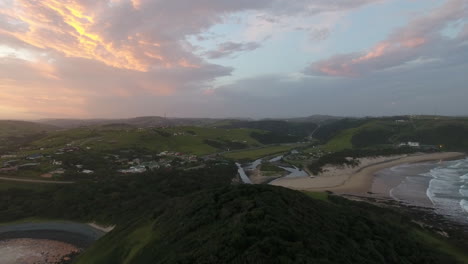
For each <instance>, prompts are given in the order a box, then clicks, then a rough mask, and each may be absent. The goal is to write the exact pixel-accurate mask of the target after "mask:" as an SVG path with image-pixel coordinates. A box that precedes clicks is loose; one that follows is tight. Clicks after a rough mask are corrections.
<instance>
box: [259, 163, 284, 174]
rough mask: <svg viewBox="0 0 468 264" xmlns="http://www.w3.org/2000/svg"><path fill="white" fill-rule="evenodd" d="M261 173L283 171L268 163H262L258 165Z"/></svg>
mask: <svg viewBox="0 0 468 264" xmlns="http://www.w3.org/2000/svg"><path fill="white" fill-rule="evenodd" d="M260 170H261V171H264V172H265V171H273V172H282V171H284V170H283V169H282V168H280V167H278V166H275V165H273V164H271V163H269V162H264V163H262V164H261V165H260Z"/></svg>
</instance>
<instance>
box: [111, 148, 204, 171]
mask: <svg viewBox="0 0 468 264" xmlns="http://www.w3.org/2000/svg"><path fill="white" fill-rule="evenodd" d="M113 157H114V158H116V160H115V163H117V164H120V165H125V164H126V165H127V166H130V167H129V168H125V169H121V170H119V172H120V173H123V174H138V173H144V172H146V171H148V170H157V169H161V168H172V167H183V166H187V165H194V164H197V163H198V161H199V159H198V157H197V156H196V155H186V154H183V153H180V152H171V151H163V152H161V153H159V154H158V155H156V159H153V157H152V156H151V155H149V156H144V157H142V158H136V159H132V160H129V159H125V158H123V159H122V158H120V157H119V156H118V155H113Z"/></svg>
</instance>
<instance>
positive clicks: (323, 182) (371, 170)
mask: <svg viewBox="0 0 468 264" xmlns="http://www.w3.org/2000/svg"><path fill="white" fill-rule="evenodd" d="M465 156H466V154H464V153H460V152H442V153H431V154H413V155H400V156H389V157H377V158H365V159H360V161H361V164H360V165H359V166H358V167H354V168H349V167H337V166H327V167H325V168H324V169H325V170H326V171H325V172H324V173H322V174H320V175H318V176H316V177H301V178H283V179H279V180H276V181H275V182H273V183H272V184H273V185H277V186H283V187H286V188H291V189H295V190H306V191H332V192H337V193H366V192H368V191H370V190H371V187H372V182H373V178H374V174H375V173H376V172H377V171H379V170H382V169H385V168H389V167H394V166H397V165H400V164H405V163H417V162H425V161H437V160H450V159H457V158H463V157H465Z"/></svg>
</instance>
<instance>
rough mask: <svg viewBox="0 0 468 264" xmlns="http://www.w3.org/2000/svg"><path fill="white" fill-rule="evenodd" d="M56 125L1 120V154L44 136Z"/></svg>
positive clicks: (54, 128)
mask: <svg viewBox="0 0 468 264" xmlns="http://www.w3.org/2000/svg"><path fill="white" fill-rule="evenodd" d="M56 129H57V128H56V127H53V126H50V125H44V124H39V123H33V122H25V121H10V120H0V154H1V153H4V152H8V151H14V150H16V148H17V146H22V145H27V144H29V143H31V142H33V141H34V140H37V139H40V138H42V137H44V136H45V135H46V134H47V132H51V131H54V130H56Z"/></svg>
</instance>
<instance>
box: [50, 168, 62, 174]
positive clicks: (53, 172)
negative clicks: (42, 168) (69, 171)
mask: <svg viewBox="0 0 468 264" xmlns="http://www.w3.org/2000/svg"><path fill="white" fill-rule="evenodd" d="M49 173H50V174H52V175H55V174H64V173H65V169H62V168H60V169H56V170H54V171H51V172H49Z"/></svg>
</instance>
